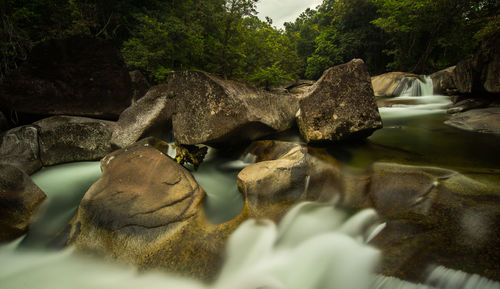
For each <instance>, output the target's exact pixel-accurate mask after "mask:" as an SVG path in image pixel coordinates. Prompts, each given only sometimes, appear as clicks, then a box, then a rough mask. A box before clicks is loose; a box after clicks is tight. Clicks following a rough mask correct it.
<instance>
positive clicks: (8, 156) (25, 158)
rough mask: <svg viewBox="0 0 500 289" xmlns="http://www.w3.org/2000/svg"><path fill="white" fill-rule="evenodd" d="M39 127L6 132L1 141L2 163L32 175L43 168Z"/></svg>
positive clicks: (0, 159) (27, 126) (0, 160)
mask: <svg viewBox="0 0 500 289" xmlns="http://www.w3.org/2000/svg"><path fill="white" fill-rule="evenodd" d="M39 151H40V148H39V138H38V127H37V126H33V125H26V126H21V127H16V128H13V129H11V130H9V131H6V132H5V133H4V134H3V135H2V137H1V139H0V163H5V164H10V165H12V166H14V167H17V168H18V169H20V170H22V171H24V172H25V173H26V174H28V175H31V174H33V173H34V172H36V171H38V170H39V169H41V168H42V162H41V160H40V154H39Z"/></svg>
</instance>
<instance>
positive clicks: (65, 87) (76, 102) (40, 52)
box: [0, 36, 132, 119]
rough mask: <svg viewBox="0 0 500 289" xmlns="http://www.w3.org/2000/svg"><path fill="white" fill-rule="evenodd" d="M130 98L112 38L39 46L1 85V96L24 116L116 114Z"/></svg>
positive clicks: (1, 99)
mask: <svg viewBox="0 0 500 289" xmlns="http://www.w3.org/2000/svg"><path fill="white" fill-rule="evenodd" d="M131 100H132V87H131V83H130V76H129V73H128V71H127V69H126V67H125V63H124V62H123V59H122V56H121V54H120V51H119V49H118V48H116V47H115V46H114V45H113V44H112V43H110V42H108V41H104V40H100V39H93V38H86V37H79V36H75V37H71V38H68V39H62V40H51V41H48V42H44V43H41V44H39V45H37V46H35V47H34V48H33V50H32V51H31V53H30V55H29V57H28V60H27V61H26V62H25V63H24V64H23V65H22V66H21V67H20V69H19V70H17V71H16V72H14V73H12V74H11V75H10V76H9V77H8V78H7V79H5V81H4V83H3V85H2V87H1V89H0V102H4V103H6V104H8V105H9V107H11V108H12V109H14V110H15V111H17V112H18V114H19V115H20V116H22V115H23V114H28V115H42V116H43V115H54V114H55V115H76V116H88V117H99V118H113V119H114V118H118V116H119V115H120V113H121V112H122V111H123V110H124V109H125V108H127V107H128V106H130V104H131Z"/></svg>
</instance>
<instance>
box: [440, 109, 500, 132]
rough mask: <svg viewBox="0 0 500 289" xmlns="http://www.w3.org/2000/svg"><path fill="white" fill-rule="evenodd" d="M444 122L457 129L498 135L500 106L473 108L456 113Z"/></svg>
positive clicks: (499, 130)
mask: <svg viewBox="0 0 500 289" xmlns="http://www.w3.org/2000/svg"><path fill="white" fill-rule="evenodd" d="M444 123H445V124H446V125H449V126H452V127H456V128H458V129H463V130H468V131H473V132H480V133H491V134H497V135H498V134H500V107H498V106H495V107H489V108H483V109H473V110H469V111H466V112H462V113H456V114H454V115H452V116H451V118H450V119H449V120H447V121H445V122H444Z"/></svg>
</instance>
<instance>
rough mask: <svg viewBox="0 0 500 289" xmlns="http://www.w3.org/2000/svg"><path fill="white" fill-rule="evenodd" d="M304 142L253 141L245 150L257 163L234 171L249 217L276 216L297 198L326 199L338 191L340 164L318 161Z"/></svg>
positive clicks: (298, 199) (339, 187)
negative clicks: (238, 171) (253, 156)
mask: <svg viewBox="0 0 500 289" xmlns="http://www.w3.org/2000/svg"><path fill="white" fill-rule="evenodd" d="M308 150H309V149H308V147H307V146H305V145H300V144H295V143H290V142H282V141H270V140H264V141H256V142H254V143H252V145H251V146H250V147H249V149H247V151H246V153H247V154H253V155H255V159H256V160H257V161H258V162H257V163H254V164H251V165H248V166H247V167H245V168H244V169H243V170H241V171H240V173H239V174H238V180H237V183H238V189H239V191H240V192H241V193H242V194H243V197H244V199H245V204H246V206H247V208H248V209H249V212H250V214H251V215H252V216H257V217H266V218H271V219H274V220H277V219H279V218H280V217H281V216H282V215H283V214H284V213H285V212H286V211H287V210H288V209H289V208H290V207H291V206H292V205H294V204H296V203H297V202H299V201H304V200H314V201H328V200H330V199H332V197H333V196H336V195H337V196H338V195H339V194H338V193H341V192H340V190H341V187H342V181H341V174H340V166H339V164H338V163H337V162H336V161H333V162H328V163H327V162H322V161H321V160H320V159H319V158H318V157H316V155H317V154H315V155H311V154H309V153H308Z"/></svg>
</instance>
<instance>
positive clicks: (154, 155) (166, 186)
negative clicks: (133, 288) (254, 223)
mask: <svg viewBox="0 0 500 289" xmlns="http://www.w3.org/2000/svg"><path fill="white" fill-rule="evenodd" d="M167 150H168V145H167V144H166V143H164V142H162V141H158V140H156V139H152V138H146V139H144V140H141V141H140V142H137V143H136V144H134V145H132V146H130V147H127V148H125V149H121V150H118V151H115V152H113V153H111V154H109V155H107V156H106V157H105V158H103V159H102V160H101V166H102V171H103V173H102V176H101V178H100V179H99V180H98V181H97V182H96V183H94V185H92V187H91V188H90V189H89V190H88V191H87V193H86V194H85V196H84V197H83V199H82V201H81V203H80V205H79V207H78V211H77V213H76V215H75V216H74V218H73V220H72V221H71V224H70V227H69V230H67V231H66V233H67V236H66V237H67V243H68V244H72V245H74V246H75V247H76V248H77V250H80V251H91V252H95V253H98V254H100V255H102V256H105V257H107V258H109V259H113V260H118V261H121V262H125V263H129V264H133V265H136V266H138V267H139V268H143V269H144V268H165V269H167V270H169V271H170V272H179V273H182V274H187V275H192V276H197V277H201V278H203V279H209V278H211V277H214V276H215V273H216V272H217V270H218V268H219V265H220V262H221V252H222V249H223V244H224V240H225V239H226V238H227V237H228V235H229V233H230V232H231V231H232V230H234V228H235V226H236V225H237V224H239V223H240V222H241V221H242V220H241V217H240V218H237V219H236V220H233V221H230V222H228V223H224V224H220V225H217V226H216V225H212V224H210V223H208V222H207V221H206V220H205V217H204V212H203V202H202V201H203V199H204V198H205V192H204V191H203V189H202V188H201V187H200V186H199V185H198V184H197V183H196V181H195V180H194V178H193V176H192V175H191V174H190V173H189V171H188V170H186V169H185V168H184V167H182V166H181V165H179V164H178V163H176V162H175V161H174V160H173V159H171V158H170V157H168V156H167V155H166V151H167Z"/></svg>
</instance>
